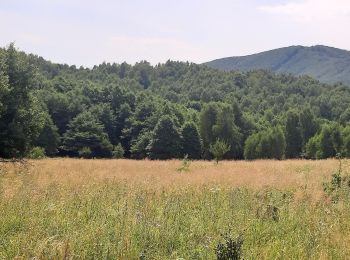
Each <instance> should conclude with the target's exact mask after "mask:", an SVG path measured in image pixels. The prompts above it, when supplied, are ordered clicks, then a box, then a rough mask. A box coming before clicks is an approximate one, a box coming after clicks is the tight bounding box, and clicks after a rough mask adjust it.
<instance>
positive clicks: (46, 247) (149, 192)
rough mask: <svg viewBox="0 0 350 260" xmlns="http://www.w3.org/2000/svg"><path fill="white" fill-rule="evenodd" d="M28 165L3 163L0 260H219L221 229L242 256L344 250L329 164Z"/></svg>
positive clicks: (311, 255) (339, 253)
mask: <svg viewBox="0 0 350 260" xmlns="http://www.w3.org/2000/svg"><path fill="white" fill-rule="evenodd" d="M31 163H32V166H30V167H29V168H27V169H26V168H23V167H22V168H19V167H18V166H11V165H6V166H5V165H1V166H2V171H3V173H2V174H1V176H0V185H1V190H0V199H1V200H0V214H1V218H0V259H12V258H16V257H17V258H23V259H28V258H32V257H37V258H41V259H63V258H66V259H69V258H74V259H139V258H140V256H141V255H142V256H143V257H144V258H145V259H179V258H183V259H215V258H216V252H215V251H216V250H215V249H216V248H217V245H218V244H219V243H220V242H221V241H222V235H225V236H229V237H237V236H238V235H241V236H242V239H243V246H242V254H243V257H244V258H245V259H346V258H347V257H348V256H349V255H350V248H349V247H348V245H349V242H350V204H349V203H348V202H349V201H348V200H347V199H348V198H349V197H346V196H348V195H346V196H343V198H342V199H341V200H339V201H338V202H337V203H333V202H332V200H330V199H329V198H328V197H327V195H325V193H324V192H323V190H322V189H323V188H322V182H323V181H325V180H327V179H329V178H330V175H331V174H332V168H333V167H334V166H335V168H336V162H335V161H333V160H329V161H319V162H306V161H286V162H273V161H272V162H271V161H260V162H250V163H245V162H224V163H223V164H221V165H220V164H219V165H218V166H215V165H213V164H212V163H207V162H194V163H192V164H191V169H190V171H189V172H186V173H179V172H178V171H177V170H176V169H177V168H178V166H179V165H181V162H179V161H170V162H148V161H144V162H131V161H126V160H113V161H107V160H106V161H93V160H91V161H85V160H68V159H64V160H49V159H47V160H43V161H40V162H39V161H38V162H34V161H33V162H31ZM58 165H61V167H57V166H58ZM142 168H143V171H142ZM152 168H153V171H152ZM236 168H240V169H241V170H244V169H245V173H246V174H247V175H248V176H250V177H252V176H255V178H259V179H260V183H259V179H258V180H251V181H250V182H249V180H248V179H244V178H245V177H241V176H243V175H240V174H241V173H236V170H237V169H236ZM284 169H286V171H287V173H288V174H289V176H288V175H286V173H285V172H282V170H284ZM139 171H140V172H139ZM224 171H225V172H224ZM200 172H202V174H203V175H202V176H201V173H200ZM263 172H266V178H267V179H264V174H262V173H263ZM232 175H233V176H232ZM235 176H236V177H237V176H238V177H240V178H243V180H242V179H241V180H236V179H235ZM252 178H253V177H252ZM279 178H281V179H279ZM282 178H285V179H282ZM225 180H226V181H225ZM271 207H275V208H276V209H277V211H276V212H277V213H275V214H278V218H274V217H273V215H271V214H270V211H269V209H271Z"/></svg>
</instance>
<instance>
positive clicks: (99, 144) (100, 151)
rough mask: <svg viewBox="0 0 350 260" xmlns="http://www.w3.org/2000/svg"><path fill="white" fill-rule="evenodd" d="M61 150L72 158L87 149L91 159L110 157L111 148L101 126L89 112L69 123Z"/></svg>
mask: <svg viewBox="0 0 350 260" xmlns="http://www.w3.org/2000/svg"><path fill="white" fill-rule="evenodd" d="M62 148H63V149H64V150H65V151H67V152H68V153H70V154H72V155H73V156H78V155H79V151H81V150H82V149H83V148H89V149H90V150H91V156H93V157H111V156H112V149H113V146H112V144H111V143H110V142H109V140H108V135H107V134H106V133H105V132H104V128H103V125H102V124H101V123H100V122H98V121H97V119H96V118H95V117H94V116H93V115H92V114H91V113H90V112H83V113H81V114H79V115H78V116H77V117H75V118H74V119H73V120H72V121H71V122H70V123H69V125H68V130H67V132H66V133H65V134H64V136H63V147H62Z"/></svg>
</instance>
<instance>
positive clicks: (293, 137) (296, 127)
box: [285, 111, 303, 158]
mask: <svg viewBox="0 0 350 260" xmlns="http://www.w3.org/2000/svg"><path fill="white" fill-rule="evenodd" d="M285 132H286V157H287V158H298V157H299V156H300V154H301V152H302V142H303V139H302V135H301V131H300V124H299V115H298V113H297V112H295V111H288V113H287V119H286V126H285Z"/></svg>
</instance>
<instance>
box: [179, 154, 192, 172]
mask: <svg viewBox="0 0 350 260" xmlns="http://www.w3.org/2000/svg"><path fill="white" fill-rule="evenodd" d="M190 165H191V161H190V160H189V159H188V155H187V154H186V155H185V157H184V158H183V160H182V163H181V166H180V167H179V168H177V169H176V170H177V171H178V172H189V171H190Z"/></svg>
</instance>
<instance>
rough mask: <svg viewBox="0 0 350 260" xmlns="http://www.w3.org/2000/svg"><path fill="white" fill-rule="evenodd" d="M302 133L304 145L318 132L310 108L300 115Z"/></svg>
mask: <svg viewBox="0 0 350 260" xmlns="http://www.w3.org/2000/svg"><path fill="white" fill-rule="evenodd" d="M299 121H300V132H301V136H302V139H303V145H306V143H307V142H308V141H309V139H310V138H311V137H313V136H314V135H315V134H316V132H317V128H318V127H317V122H316V120H315V117H314V115H313V114H312V113H311V110H310V109H309V108H307V109H304V110H303V111H302V112H301V113H300V115H299Z"/></svg>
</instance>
